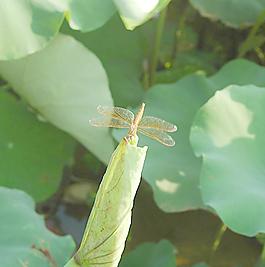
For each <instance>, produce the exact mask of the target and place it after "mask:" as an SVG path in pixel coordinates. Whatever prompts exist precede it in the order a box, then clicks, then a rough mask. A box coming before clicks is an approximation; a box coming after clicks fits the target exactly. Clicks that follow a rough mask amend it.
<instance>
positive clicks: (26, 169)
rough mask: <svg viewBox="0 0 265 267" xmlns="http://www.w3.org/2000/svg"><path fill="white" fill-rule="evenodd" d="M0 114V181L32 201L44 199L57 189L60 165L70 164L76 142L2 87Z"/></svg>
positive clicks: (61, 169)
mask: <svg viewBox="0 0 265 267" xmlns="http://www.w3.org/2000/svg"><path fill="white" fill-rule="evenodd" d="M0 114H1V125H0V184H1V185H2V186H7V187H13V188H19V189H22V190H24V191H26V192H27V193H28V194H30V195H31V196H33V197H34V199H35V200H36V201H42V200H45V199H47V198H48V197H49V196H50V195H51V194H53V193H54V192H55V191H56V190H57V188H58V185H59V183H60V180H61V177H62V172H63V167H64V165H67V164H71V162H72V160H73V153H74V147H75V143H76V142H75V141H74V139H72V138H71V137H69V136H67V135H66V134H65V133H63V132H61V131H60V130H58V129H56V128H55V127H53V126H52V125H50V124H49V123H46V122H42V121H40V120H39V119H37V116H35V115H34V114H33V113H32V112H29V111H28V110H27V109H26V106H25V104H23V103H22V101H20V100H17V99H16V98H15V97H14V96H13V95H11V94H9V93H7V92H5V91H2V90H1V91H0Z"/></svg>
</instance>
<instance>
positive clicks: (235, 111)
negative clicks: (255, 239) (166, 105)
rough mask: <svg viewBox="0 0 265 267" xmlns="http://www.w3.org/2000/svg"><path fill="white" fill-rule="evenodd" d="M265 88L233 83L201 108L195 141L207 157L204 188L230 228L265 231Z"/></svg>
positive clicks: (195, 146) (195, 124) (208, 201)
mask: <svg viewBox="0 0 265 267" xmlns="http://www.w3.org/2000/svg"><path fill="white" fill-rule="evenodd" d="M264 115H265V88H261V87H256V86H254V85H246V86H236V85H231V86H228V87H226V88H225V89H223V90H221V91H219V92H217V93H216V94H215V95H214V96H213V97H212V98H211V99H210V100H209V101H208V102H207V103H206V104H205V105H204V106H203V107H202V108H201V109H200V111H199V112H198V114H197V115H196V117H195V119H194V122H193V125H192V129H191V142H192V145H193V149H194V151H195V152H196V155H197V156H201V157H202V158H203V164H202V170H201V178H200V179H201V183H200V185H201V192H202V196H203V200H204V203H205V204H207V205H209V206H211V207H212V208H214V209H215V211H216V212H217V214H218V215H219V216H220V217H221V219H222V220H223V221H224V223H225V224H226V225H228V227H229V228H231V229H232V230H234V231H235V232H238V233H240V234H244V235H247V236H254V235H256V234H257V233H259V232H265V207H264V201H265V195H264V191H265V178H264V171H265V170H264V164H263V162H264V161H265V156H264V153H263V147H264V145H265V137H264V136H265V127H264V123H263V121H264Z"/></svg>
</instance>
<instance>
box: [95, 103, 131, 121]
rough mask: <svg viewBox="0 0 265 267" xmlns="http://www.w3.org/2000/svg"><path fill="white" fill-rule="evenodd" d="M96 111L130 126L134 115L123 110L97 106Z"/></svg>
mask: <svg viewBox="0 0 265 267" xmlns="http://www.w3.org/2000/svg"><path fill="white" fill-rule="evenodd" d="M97 111H98V113H100V114H102V115H104V116H108V117H112V118H114V119H119V120H122V121H126V122H127V123H129V124H131V123H132V122H133V120H134V114H133V113H132V112H131V111H130V110H128V109H125V108H120V107H104V106H98V107H97Z"/></svg>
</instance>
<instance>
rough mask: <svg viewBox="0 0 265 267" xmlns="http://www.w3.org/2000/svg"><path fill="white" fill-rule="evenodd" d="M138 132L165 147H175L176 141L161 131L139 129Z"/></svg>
mask: <svg viewBox="0 0 265 267" xmlns="http://www.w3.org/2000/svg"><path fill="white" fill-rule="evenodd" d="M138 131H139V132H140V133H142V134H144V135H146V136H148V137H150V138H152V139H154V140H156V141H158V142H160V143H162V144H163V145H165V146H174V145H175V141H174V140H173V138H172V137H171V136H169V135H168V134H167V133H165V132H162V131H159V130H157V129H148V128H146V129H143V128H138Z"/></svg>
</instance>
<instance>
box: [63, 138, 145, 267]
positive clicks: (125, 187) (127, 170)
mask: <svg viewBox="0 0 265 267" xmlns="http://www.w3.org/2000/svg"><path fill="white" fill-rule="evenodd" d="M146 151H147V147H142V148H141V147H137V144H130V143H128V144H127V142H126V141H125V140H124V139H122V141H121V142H120V144H119V146H118V147H117V148H116V150H115V151H114V153H113V155H112V157H111V160H110V163H109V165H108V168H107V170H106V173H105V175H104V177H103V179H102V182H101V184H100V187H99V190H98V192H97V196H96V200H95V203H94V206H93V209H92V211H91V214H90V217H89V220H88V222H87V226H86V229H85V232H84V236H83V239H82V242H81V245H80V248H79V249H78V251H77V253H76V254H75V256H74V257H73V258H72V259H71V260H70V261H69V262H68V263H67V265H66V266H67V267H74V266H82V267H86V266H87V267H88V266H106V267H116V266H118V263H119V261H120V258H121V254H122V252H123V249H124V245H125V241H126V238H127V235H128V232H129V227H130V224H131V210H132V207H133V201H134V197H135V194H136V191H137V188H138V186H139V183H140V179H141V173H142V168H143V164H144V160H145V155H146ZM66 266H65V267H66Z"/></svg>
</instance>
